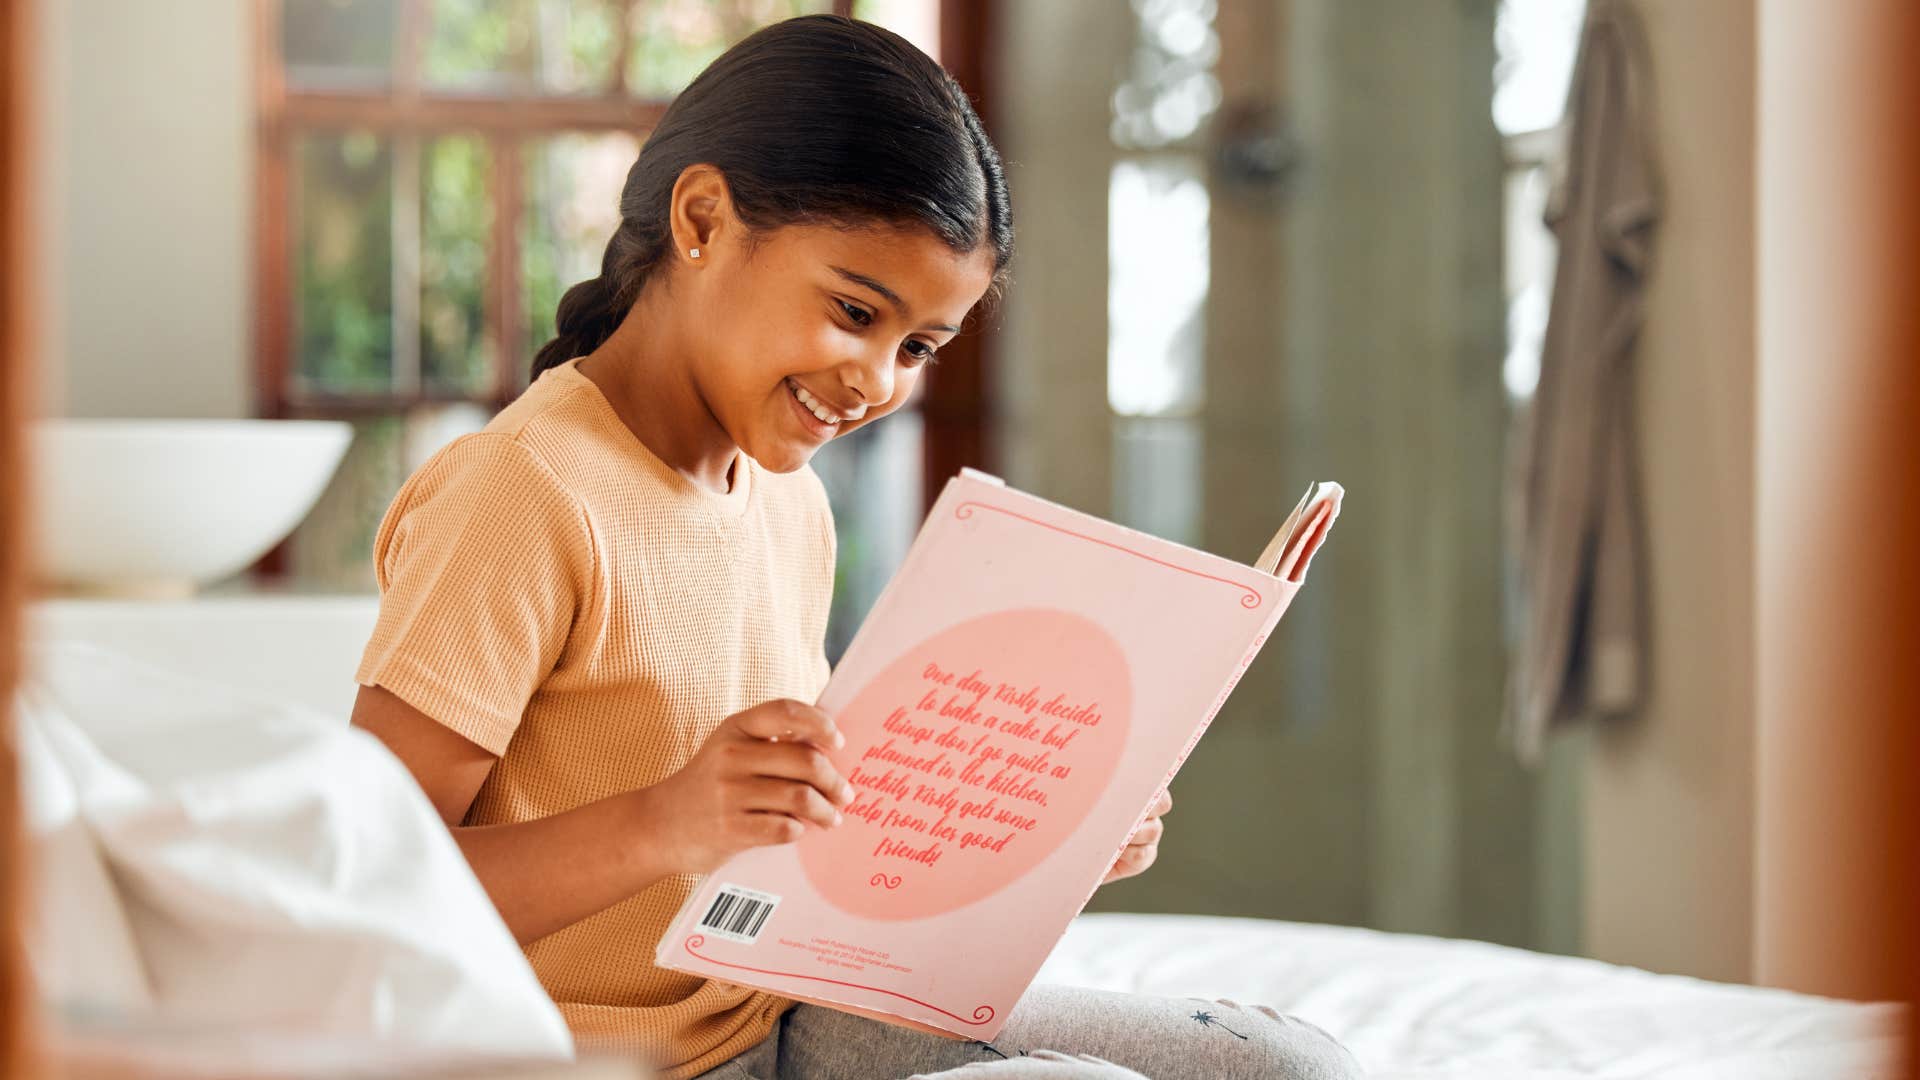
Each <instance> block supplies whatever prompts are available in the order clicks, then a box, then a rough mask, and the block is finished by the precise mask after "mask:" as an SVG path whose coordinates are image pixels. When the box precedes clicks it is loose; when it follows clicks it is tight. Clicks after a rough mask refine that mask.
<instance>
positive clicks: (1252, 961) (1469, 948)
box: [1039, 914, 1903, 1080]
mask: <svg viewBox="0 0 1920 1080" xmlns="http://www.w3.org/2000/svg"><path fill="white" fill-rule="evenodd" d="M1039 978H1040V979H1042V980H1046V981H1051V982H1065V983H1075V984H1079V985H1083V986H1092V987H1098V988H1101V989H1109V990H1131V991H1139V992H1145V993H1158V994H1173V995H1181V996H1186V995H1192V996H1197V997H1206V998H1228V999H1230V1000H1233V1001H1237V1002H1239V1003H1241V1004H1243V1005H1244V1004H1261V1005H1270V1006H1273V1007H1274V1008H1277V1009H1280V1010H1282V1011H1285V1012H1291V1013H1294V1014H1296V1015H1298V1016H1300V1017H1302V1018H1304V1019H1307V1020H1311V1021H1312V1022H1314V1023H1316V1024H1319V1025H1320V1026H1321V1027H1324V1028H1326V1029H1327V1030H1328V1031H1331V1032H1333V1033H1334V1034H1336V1035H1338V1036H1339V1037H1340V1038H1341V1039H1342V1040H1343V1041H1344V1042H1346V1044H1347V1045H1348V1047H1349V1048H1350V1049H1352V1050H1353V1052H1354V1053H1355V1055H1356V1056H1358V1057H1359V1059H1360V1061H1361V1063H1362V1064H1363V1065H1365V1066H1366V1068H1367V1070H1368V1075H1369V1076H1371V1077H1373V1078H1375V1080H1442V1078H1445V1080H1466V1078H1473V1080H1572V1078H1576V1077H1578V1078H1591V1077H1609V1078H1613V1077H1618V1078H1626V1077H1632V1078H1635V1080H1707V1078H1713V1080H1722V1078H1724V1080H1788V1078H1793V1080H1828V1078H1831V1080H1841V1078H1846V1080H1878V1078H1886V1080H1894V1078H1896V1077H1899V1076H1901V1075H1903V1074H1902V1073H1901V1072H1900V1069H1899V1063H1898V1054H1899V1049H1900V1038H1901V1035H1900V1030H1901V1023H1902V1014H1901V1010H1900V1009H1899V1007H1897V1006H1893V1005H1872V1004H1857V1003H1851V1002H1840V1001H1831V1000H1827V999H1823V998H1813V997H1807V996H1804V995H1800V994H1791V993H1787V992H1784V991H1780V990H1767V989H1760V988H1757V987H1750V986H1731V985H1726V984H1721V983H1711V982H1705V981H1702V980H1699V979H1689V978H1681V977H1678V976H1672V975H1655V974H1652V973H1650V972H1646V971H1640V970H1637V969H1633V968H1624V967H1619V966H1616V965H1612V964H1605V963H1601V962H1599V961H1595V960H1584V959H1578V958H1574V957H1564V956H1548V955H1544V954H1541V953H1533V952H1527V951H1525V950H1522V949H1512V948H1506V947H1503V946H1498V945H1489V944H1486V943H1484V942H1475V941H1456V940H1447V939H1441V938H1428V937H1419V936H1415V935H1409V934H1387V933H1380V932H1377V931H1371V930H1361V929H1354V928H1351V927H1334V926H1312V925H1305V924H1301V923H1289V922H1277V921H1270V920H1264V919H1235V918H1222V917H1214V916H1200V915H1120V914H1087V915H1082V916H1081V917H1080V918H1079V919H1077V920H1076V921H1075V922H1074V923H1073V925H1072V926H1071V927H1070V928H1069V929H1068V931H1067V934H1066V936H1065V937H1064V938H1062V939H1061V942H1060V944H1059V945H1058V946H1057V947H1056V948H1055V949H1054V952H1053V955H1052V956H1051V957H1050V958H1049V959H1048V961H1047V963H1046V966H1045V967H1043V968H1042V969H1041V972H1040V976H1039Z"/></svg>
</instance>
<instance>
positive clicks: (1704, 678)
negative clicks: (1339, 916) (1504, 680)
mask: <svg viewBox="0 0 1920 1080" xmlns="http://www.w3.org/2000/svg"><path fill="white" fill-rule="evenodd" d="M1640 10H1641V12H1642V15H1643V19H1644V22H1645V24H1646V30H1647V36H1648V39H1649V41H1648V44H1649V47H1650V52H1651V60H1652V69H1653V70H1652V74H1653V79H1652V81H1653V94H1654V99H1655V102H1656V112H1657V121H1656V124H1655V128H1656V131H1655V136H1656V138H1655V143H1656V148H1657V155H1658V167H1659V170H1660V175H1661V181H1662V188H1663V207H1662V214H1661V222H1660V230H1659V234H1658V236H1657V238H1656V244H1657V248H1656V252H1657V253H1656V256H1655V259H1656V261H1655V265H1654V268H1653V271H1652V279H1651V286H1650V290H1649V293H1648V296H1647V317H1646V325H1645V328H1644V330H1643V332H1642V336H1641V342H1640V351H1639V361H1638V362H1639V404H1640V423H1641V460H1642V477H1643V490H1644V495H1645V506H1646V511H1647V519H1648V528H1649V535H1648V538H1647V539H1648V542H1649V551H1650V555H1651V561H1652V573H1653V577H1654V581H1653V592H1652V599H1653V611H1652V631H1653V635H1654V655H1653V664H1652V666H1653V673H1652V677H1653V687H1652V699H1651V701H1650V703H1649V705H1648V707H1647V709H1646V711H1645V713H1644V715H1642V716H1641V717H1640V718H1639V719H1638V720H1637V721H1636V722H1633V723H1631V724H1627V725H1622V726H1619V727H1613V728H1609V729H1606V730H1603V731H1598V732H1595V733H1594V734H1595V738H1594V739H1593V740H1592V743H1591V745H1590V748H1589V749H1590V753H1589V757H1588V765H1587V776H1586V778H1585V779H1586V784H1585V789H1586V799H1587V803H1586V833H1585V835H1586V849H1587V856H1586V872H1585V875H1584V877H1585V880H1586V883H1587V884H1586V911H1587V917H1586V933H1585V938H1586V946H1587V949H1588V951H1589V952H1590V953H1591V954H1592V955H1594V956H1597V957H1600V958H1602V959H1605V960H1612V961H1616V962H1619V963H1625V964H1633V965H1637V966H1641V967H1648V968H1652V969H1655V970H1661V971H1677V972H1684V973H1688V974H1693V975H1700V976H1705V977H1709V978H1717V979H1735V980H1745V979H1747V978H1750V977H1751V974H1752V957H1751V947H1750V945H1751V939H1752V931H1753V873H1754V867H1753V849H1754V830H1753V812H1754V804H1753V799H1754V761H1755V756H1754V755H1755V744H1754V708H1755V706H1754V677H1755V669H1754V664H1755V661H1754V643H1753V636H1752V628H1753V621H1754V590H1753V580H1754V530H1753V521H1754V456H1753V446H1754V409H1755V405H1754V400H1755V396H1754V386H1755V375H1754V355H1755V354H1754V322H1755V309H1754V285H1753V281H1754V235H1753V213H1754V210H1753V207H1754V203H1753V199H1754V195H1753V190H1754V184H1753V177H1754V164H1755V157H1754V154H1755V149H1754V41H1755V37H1754V34H1755V29H1754V16H1753V10H1752V4H1750V3H1749V2H1747V0H1646V2H1643V3H1641V4H1640Z"/></svg>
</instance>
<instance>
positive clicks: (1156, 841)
mask: <svg viewBox="0 0 1920 1080" xmlns="http://www.w3.org/2000/svg"><path fill="white" fill-rule="evenodd" d="M1171 809H1173V796H1172V795H1170V794H1168V793H1167V792H1165V791H1162V792H1161V793H1160V797H1159V798H1158V799H1156V800H1154V803H1153V809H1152V810H1149V811H1147V820H1145V821H1143V822H1141V823H1140V827H1139V828H1138V829H1135V830H1134V831H1133V836H1132V837H1130V838H1128V840H1127V846H1126V847H1124V848H1122V849H1121V850H1120V854H1119V855H1118V856H1116V857H1115V858H1114V860H1113V865H1112V866H1110V867H1108V868H1107V876H1106V877H1104V878H1101V879H1100V884H1102V885H1105V884H1106V883H1108V882H1110V881H1119V880H1120V879H1121V878H1127V877H1132V876H1133V875H1135V874H1137V873H1139V872H1140V871H1142V870H1145V869H1146V868H1147V867H1149V866H1152V865H1153V860H1154V857H1155V856H1156V855H1158V854H1160V834H1161V833H1163V832H1165V831H1166V826H1165V825H1164V824H1162V823H1161V821H1160V817H1161V815H1163V814H1165V813H1166V812H1167V811H1169V810H1171Z"/></svg>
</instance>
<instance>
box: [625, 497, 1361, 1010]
mask: <svg viewBox="0 0 1920 1080" xmlns="http://www.w3.org/2000/svg"><path fill="white" fill-rule="evenodd" d="M1341 495H1342V491H1341V489H1340V486H1339V485H1338V484H1315V485H1314V486H1313V487H1312V488H1311V489H1309V490H1308V492H1307V495H1306V497H1305V498H1303V499H1301V501H1300V505H1298V506H1297V507H1295V508H1294V511H1293V513H1292V514H1290V515H1289V516H1288V517H1287V520H1286V522H1285V523H1284V524H1283V525H1282V526H1281V529H1280V531H1279V532H1278V533H1277V534H1276V535H1275V536H1274V538H1273V541H1272V542H1271V543H1269V544H1268V545H1267V547H1266V550H1265V551H1263V552H1262V553H1261V555H1260V557H1259V559H1257V560H1255V563H1254V565H1252V566H1245V565H1242V564H1240V563H1237V562H1234V561H1233V560H1231V559H1225V558H1221V557H1220V556H1217V555H1212V554H1208V553H1207V552H1204V551H1198V550H1195V549H1194V548H1190V547H1187V546H1184V545H1182V544H1177V543H1174V542H1172V541H1169V540H1162V539H1159V538H1157V537H1153V536H1148V535H1146V534H1144V533H1140V532H1137V531H1134V530H1132V529H1128V528H1125V527H1123V526H1120V525H1115V524H1113V523H1112V522H1108V521H1103V520H1101V519H1100V518H1097V517H1093V516H1091V515H1088V514H1083V513H1080V512H1078V511H1075V510H1071V509H1068V508H1066V507H1063V506H1060V505H1057V504H1055V503H1051V502H1048V501H1047V500H1045V499H1041V498H1038V497H1035V496H1033V495H1029V494H1026V493H1025V492H1021V491H1017V490H1015V489H1013V488H1010V487H1007V486H1006V485H1005V484H1003V483H1002V482H1001V481H1000V480H998V479H997V478H995V477H992V476H989V475H987V474H985V473H982V472H978V471H976V470H973V469H963V470H961V473H960V475H959V476H957V477H955V478H953V479H952V480H949V481H948V482H947V485H946V487H945V488H944V489H943V490H942V491H941V493H940V498H939V500H938V501H937V502H935V503H934V506H933V509H932V511H931V512H929V514H928V515H927V520H926V522H925V524H923V525H922V526H921V529H920V533H919V535H918V536H917V537H916V538H915V539H914V542H913V545H912V547H910V548H909V549H908V551H907V555H906V559H905V561H904V562H903V563H902V564H901V567H900V570H899V572H898V573H897V574H895V575H894V577H893V579H892V580H891V581H890V582H888V584H887V587H886V589H885V590H884V591H883V592H882V593H881V594H880V598H879V600H878V601H876V602H875V604H874V606H873V610H872V612H871V613H870V614H869V615H868V616H867V620H866V622H865V623H863V624H862V625H861V627H860V630H859V633H858V634H856V635H855V637H854V639H853V642H852V643H851V644H850V645H849V646H848V648H847V653H846V655H845V656H844V657H843V658H842V659H841V662H840V665H839V667H838V668H836V669H835V670H834V672H833V676H832V679H831V680H830V681H829V683H828V685H827V687H826V689H825V690H824V691H822V693H821V695H820V699H819V701H818V703H817V704H818V706H819V707H820V708H821V709H823V710H825V711H826V712H827V713H828V714H829V715H830V716H832V717H833V718H834V722H835V723H836V724H837V725H838V726H839V728H840V731H841V733H842V734H843V735H844V736H845V737H846V745H845V747H843V748H841V749H839V750H831V749H829V750H828V754H829V756H830V757H831V759H832V761H833V764H834V767H835V768H836V769H838V770H839V771H840V773H841V774H842V775H843V776H845V777H846V778H847V779H848V781H849V782H850V783H851V784H852V785H853V788H854V791H855V793H856V798H855V799H854V801H853V802H852V803H850V804H849V805H848V806H847V807H846V809H845V810H844V811H843V812H844V814H845V820H844V821H843V822H842V823H841V824H840V825H838V826H836V827H834V828H831V829H809V830H808V831H807V834H806V835H804V836H802V837H801V838H800V839H799V840H797V841H795V842H794V843H791V844H779V845H770V846H766V847H758V848H752V849H749V850H747V851H744V852H741V853H740V854H738V855H736V856H734V857H733V858H732V859H729V860H728V861H727V862H726V863H724V864H723V865H721V866H720V867H719V868H718V869H717V870H715V871H714V872H713V873H711V874H709V875H708V876H707V878H706V879H705V881H703V882H702V884H701V886H700V888H699V889H697V890H695V891H694V893H693V895H692V897H691V898H689V900H688V901H687V903H686V905H685V906H683V907H682V908H681V910H680V912H679V914H678V915H676V916H675V917H674V921H673V923H672V924H671V925H670V926H669V927H668V929H667V932H666V934H665V935H664V936H663V937H662V938H661V940H660V945H659V949H658V953H657V956H656V960H657V962H658V963H659V964H660V965H661V966H662V967H668V968H676V969H679V970H682V971H687V972H692V973H694V974H698V975H704V976H708V977H710V978H714V979H718V980H721V981H722V982H727V983H733V984H736V985H741V986H751V987H756V988H759V989H763V990H768V991H771V992H773V993H775V994H779V995H781V996H783V997H790V998H795V999H798V1000H803V1001H811V1002H815V1003H818V1004H822V1005H828V1006H831V1007H833V1008H837V1009H841V1010H844V1011H847V1012H852V1013H857V1014H860V1015H862V1016H869V1017H873V1018H875V1019H879V1020H884V1021H887V1022H889V1023H895V1024H902V1025H905V1026H908V1027H914V1028H919V1029H922V1030H926V1031H933V1032H937V1033H941V1034H947V1035H952V1036H958V1037H961V1038H968V1039H982V1040H990V1039H992V1038H993V1037H994V1036H995V1035H997V1034H998V1033H999V1031H1000V1027H1001V1025H1002V1024H1003V1023H1004V1022H1005V1020H1006V1016H1007V1013H1008V1011H1009V1010H1010V1009H1011V1008H1012V1007H1013V1005H1014V1003H1015V1002H1016V1001H1018V1000H1019V998H1020V995H1021V994H1022V993H1024V992H1025V991H1026V988H1027V986H1028V984H1029V983H1031V982H1032V981H1033V977H1034V974H1035V973H1036V972H1037V971H1039V969H1040V965H1041V964H1042V962H1044V961H1045V960H1046V958H1047V954H1048V953H1049V952H1050V951H1051V950H1052V948H1053V946H1054V944H1055V943H1056V942H1058V941H1059V939H1060V935H1061V934H1062V933H1064V932H1065V931H1066V928H1067V924H1068V923H1069V922H1071V921H1072V920H1073V917H1074V916H1075V915H1077V914H1079V912H1080V909H1081V908H1083V907H1084V906H1085V905H1086V902H1087V900H1088V899H1089V898H1090V897H1091V896H1092V895H1093V891H1094V890H1095V889H1096V888H1097V887H1098V886H1099V883H1100V880H1101V878H1103V877H1104V876H1105V875H1106V872H1107V870H1108V869H1109V868H1110V867H1111V866H1112V865H1113V862H1114V860H1115V858H1116V857H1117V856H1118V854H1119V853H1120V851H1121V850H1122V849H1124V848H1125V847H1126V844H1127V840H1128V838H1130V837H1131V836H1132V835H1133V832H1134V830H1135V829H1136V828H1138V827H1139V826H1140V824H1141V823H1142V822H1143V821H1144V820H1145V819H1146V816H1147V814H1148V813H1149V812H1150V810H1151V809H1152V806H1153V803H1154V802H1155V801H1156V800H1157V799H1158V798H1159V795H1160V792H1161V790H1162V789H1164V788H1165V787H1166V786H1167V784H1168V783H1169V782H1170V781H1171V780H1172V779H1173V775H1174V773H1175V772H1177V771H1178V770H1179V768H1180V765H1181V763H1182V762H1184V761H1185V760H1186V757H1187V754H1188V752H1190V751H1191V750H1192V749H1193V746H1194V743H1196V742H1197V741H1198V740H1199V738H1200V735H1201V733H1202V732H1204V731H1205V730H1206V727H1207V724H1208V723H1209V722H1210V721H1211V720H1212V719H1213V716H1214V714H1215V713H1216V712H1218V711H1219V709H1220V706H1221V705H1222V704H1223V703H1224V702H1225V701H1226V699H1227V695H1228V694H1229V693H1230V692H1232V690H1233V687H1234V684H1235V683H1237V682H1238V681H1239V679H1240V676H1241V674H1242V673H1243V672H1244V671H1246V669H1247V666H1248V665H1249V664H1251V663H1252V662H1253V658H1254V655H1255V654H1256V653H1258V652H1259V651H1260V646H1261V645H1262V644H1264V643H1265V642H1266V639H1267V635H1268V634H1269V633H1271V632H1272V630H1273V627H1274V624H1275V623H1277V622H1279V621H1280V616H1281V613H1282V612H1284V611H1286V609H1287V605H1288V603H1289V602H1290V601H1291V600H1292V599H1293V595H1294V593H1295V592H1296V591H1298V590H1299V588H1300V585H1301V583H1302V581H1303V580H1304V579H1305V577H1306V572H1307V565H1308V563H1310V562H1311V561H1312V559H1313V555H1314V553H1315V551H1317V550H1318V549H1319V547H1320V545H1321V543H1322V542H1323V541H1325V539H1326V537H1327V532H1328V530H1329V529H1330V528H1331V527H1332V525H1333V520H1334V518H1335V517H1336V516H1338V514H1339V512H1340V498H1341ZM1171 835H1172V839H1171V842H1172V843H1178V842H1179V833H1178V830H1177V829H1176V830H1174V831H1173V833H1172V834H1171ZM1148 872H1149V873H1151V871H1148Z"/></svg>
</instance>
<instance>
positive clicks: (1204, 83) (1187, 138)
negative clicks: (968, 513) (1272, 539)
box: [1107, 0, 1220, 544]
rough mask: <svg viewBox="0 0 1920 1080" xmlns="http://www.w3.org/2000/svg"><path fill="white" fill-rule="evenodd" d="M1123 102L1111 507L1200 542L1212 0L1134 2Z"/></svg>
mask: <svg viewBox="0 0 1920 1080" xmlns="http://www.w3.org/2000/svg"><path fill="white" fill-rule="evenodd" d="M1132 10H1133V17H1134V36H1135V46H1134V56H1133V62H1132V64H1131V66H1130V69H1129V71H1128V72H1127V74H1126V75H1125V77H1124V78H1123V79H1122V81H1121V83H1120V85H1119V86H1118V87H1117V88H1116V89H1115V91H1114V94H1113V117H1112V128H1111V133H1112V139H1113V143H1114V146H1115V147H1116V148H1117V149H1118V150H1119V154H1118V155H1117V156H1116V157H1115V159H1114V163H1113V169H1112V172H1111V174H1110V178H1109V182H1108V192H1107V238H1108V239H1107V404H1108V406H1109V407H1110V408H1111V409H1112V410H1113V412H1114V414H1115V419H1114V428H1113V432H1114V435H1113V438H1114V445H1113V463H1114V469H1113V484H1114V491H1113V509H1114V516H1115V518H1116V519H1117V520H1118V521H1120V522H1122V523H1124V524H1126V525H1130V526H1132V527H1134V528H1137V529H1140V530H1142V531H1145V532H1149V533H1153V534H1155V535H1158V536H1163V537H1166V538H1168V539H1171V540H1177V541H1180V542H1182V543H1188V544H1193V543H1198V542H1199V539H1200V536H1199V533H1200V515H1201V510H1202V508H1201V505H1200V492H1201V491H1202V488H1203V484H1202V477H1201V469H1202V465H1203V462H1202V459H1201V449H1202V438H1201V430H1200V422H1201V421H1200V412H1201V408H1202V406H1203V405H1204V404H1205V402H1204V395H1203V393H1202V386H1203V384H1204V381H1205V380H1204V375H1205V371H1204V369H1203V366H1202V365H1203V363H1204V360H1205V356H1206V340H1205V330H1206V304H1207V292H1208V289H1209V285H1210V282H1209V270H1210V267H1211V265H1212V263H1211V259H1212V255H1211V245H1210V243H1209V235H1210V231H1211V228H1212V225H1211V216H1212V198H1211V195H1210V193H1209V190H1208V186H1207V161H1206V158H1205V156H1204V154H1205V150H1204V149H1203V147H1202V145H1201V142H1200V138H1201V134H1200V133H1201V132H1202V129H1203V128H1204V127H1205V124H1206V122H1207V120H1208V119H1210V118H1211V117H1212V116H1213V114H1214V113H1215V111H1216V110H1217V109H1218V108H1219V106H1220V81H1219V79H1218V78H1217V77H1216V76H1215V74H1214V65H1215V63H1216V62H1217V61H1218V59H1219V55H1220V38H1219V35H1218V33H1217V32H1216V31H1215V30H1214V27H1213V17H1214V13H1215V10H1216V5H1215V4H1214V2H1213V0H1133V4H1132Z"/></svg>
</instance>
